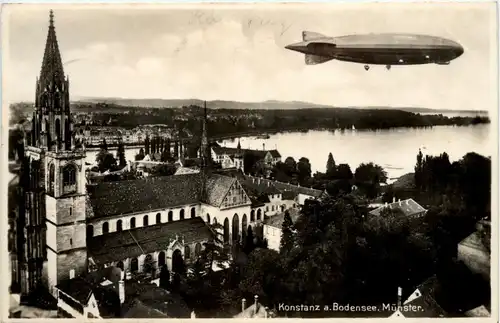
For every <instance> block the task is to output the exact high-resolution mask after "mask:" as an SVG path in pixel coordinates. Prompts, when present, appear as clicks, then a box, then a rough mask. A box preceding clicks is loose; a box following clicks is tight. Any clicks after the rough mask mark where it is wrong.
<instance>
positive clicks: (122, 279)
mask: <svg viewBox="0 0 500 323" xmlns="http://www.w3.org/2000/svg"><path fill="white" fill-rule="evenodd" d="M118 297H119V298H120V304H123V302H125V271H124V270H122V272H121V273H120V281H119V282H118Z"/></svg>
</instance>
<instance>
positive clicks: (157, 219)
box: [156, 213, 161, 224]
mask: <svg viewBox="0 0 500 323" xmlns="http://www.w3.org/2000/svg"><path fill="white" fill-rule="evenodd" d="M160 223H161V214H160V213H156V224H160Z"/></svg>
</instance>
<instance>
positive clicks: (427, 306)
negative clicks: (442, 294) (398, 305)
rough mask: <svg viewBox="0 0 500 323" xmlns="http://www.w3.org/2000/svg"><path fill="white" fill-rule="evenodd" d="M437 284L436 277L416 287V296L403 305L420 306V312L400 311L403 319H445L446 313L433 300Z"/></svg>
mask: <svg viewBox="0 0 500 323" xmlns="http://www.w3.org/2000/svg"><path fill="white" fill-rule="evenodd" d="M438 284H439V282H438V280H437V278H436V276H432V277H430V278H429V279H427V280H426V281H425V282H423V283H422V284H420V285H419V286H417V288H416V292H417V291H418V292H419V294H418V296H417V297H416V298H414V299H413V300H411V301H409V302H408V301H407V302H405V304H404V305H414V306H416V307H419V306H420V307H419V308H421V310H418V311H413V310H408V311H403V310H402V311H401V313H402V314H403V315H404V317H445V316H446V312H445V311H444V310H443V308H442V307H441V306H439V304H438V303H437V302H436V300H435V299H434V295H435V291H436V289H437V288H438ZM414 294H415V293H414Z"/></svg>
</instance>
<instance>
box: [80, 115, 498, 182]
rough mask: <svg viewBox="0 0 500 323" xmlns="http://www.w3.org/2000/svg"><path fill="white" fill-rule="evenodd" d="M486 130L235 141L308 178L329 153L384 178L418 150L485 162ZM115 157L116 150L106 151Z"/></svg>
mask: <svg viewBox="0 0 500 323" xmlns="http://www.w3.org/2000/svg"><path fill="white" fill-rule="evenodd" d="M492 128H493V127H492V126H491V124H483V125H475V126H467V127H456V126H437V127H432V128H420V129H412V128H398V129H392V130H378V131H360V130H355V131H352V130H347V131H345V132H343V133H342V132H340V131H336V132H330V131H308V132H287V133H278V134H273V135H270V138H269V139H259V138H256V137H243V138H240V141H241V147H242V148H250V149H263V148H265V149H277V150H278V151H279V152H280V153H281V155H282V160H283V161H284V160H285V159H286V158H287V157H289V156H291V157H293V158H294V159H295V160H297V161H298V159H299V158H301V157H307V158H308V159H309V161H310V163H311V168H312V172H313V173H314V172H316V171H319V172H324V171H325V169H326V161H327V159H328V153H330V152H331V153H332V154H333V158H334V159H335V162H336V163H337V165H338V164H341V163H347V164H349V166H350V167H351V170H352V171H353V172H354V170H355V169H356V167H358V166H359V164H361V163H368V162H373V163H375V164H378V165H380V166H382V167H383V168H384V169H385V171H386V172H387V174H388V177H389V178H397V177H399V176H401V175H404V174H406V173H409V172H413V170H414V169H413V168H414V166H415V163H416V158H417V153H418V150H419V148H420V149H422V153H423V154H424V155H426V154H427V155H438V154H441V153H443V152H446V153H448V155H449V156H450V159H451V160H452V161H455V160H458V159H460V158H462V157H463V156H464V155H465V154H466V153H468V152H476V153H478V154H481V155H484V156H491V155H493V154H495V153H496V147H495V146H494V145H495V133H493V132H492V131H491V129H492ZM219 143H220V144H221V145H222V146H226V147H236V146H237V145H238V139H228V140H224V141H221V142H219ZM110 151H111V152H112V153H113V154H115V155H116V149H113V150H110ZM97 152H98V151H97V150H96V151H88V152H87V157H86V161H87V162H89V163H93V162H95V157H96V155H97ZM138 152H139V148H127V149H126V150H125V158H126V159H127V160H134V159H135V155H136V154H137V153H138Z"/></svg>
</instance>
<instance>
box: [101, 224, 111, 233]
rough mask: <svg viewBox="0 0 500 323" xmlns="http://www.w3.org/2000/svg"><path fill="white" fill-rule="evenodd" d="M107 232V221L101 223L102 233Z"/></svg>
mask: <svg viewBox="0 0 500 323" xmlns="http://www.w3.org/2000/svg"><path fill="white" fill-rule="evenodd" d="M108 232H109V223H108V222H104V223H103V224H102V233H103V234H104V233H108Z"/></svg>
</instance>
